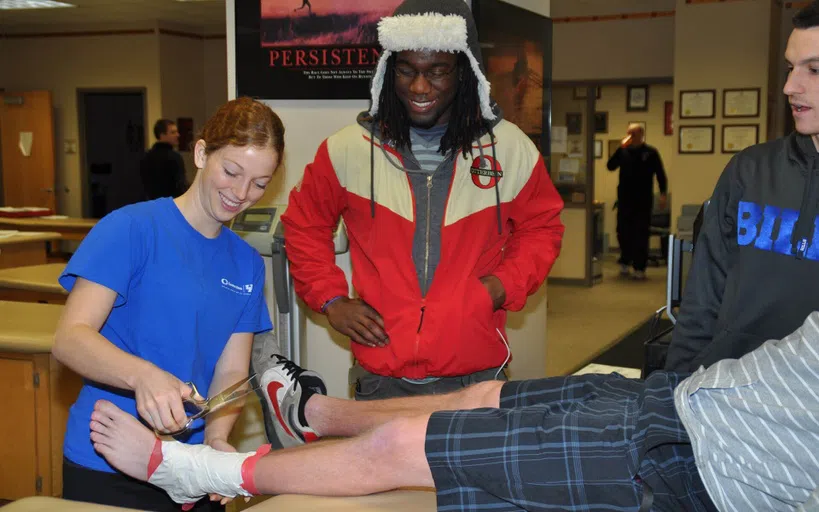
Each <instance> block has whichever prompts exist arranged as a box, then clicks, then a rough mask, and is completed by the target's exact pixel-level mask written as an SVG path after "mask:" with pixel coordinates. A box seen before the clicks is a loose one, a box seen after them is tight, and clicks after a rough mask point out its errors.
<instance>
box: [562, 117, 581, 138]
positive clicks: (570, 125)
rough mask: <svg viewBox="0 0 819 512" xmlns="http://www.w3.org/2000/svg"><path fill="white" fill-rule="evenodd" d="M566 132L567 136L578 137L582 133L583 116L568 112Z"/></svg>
mask: <svg viewBox="0 0 819 512" xmlns="http://www.w3.org/2000/svg"><path fill="white" fill-rule="evenodd" d="M566 130H567V131H568V132H569V135H580V134H581V133H583V114H581V113H580V112H568V113H567V114H566Z"/></svg>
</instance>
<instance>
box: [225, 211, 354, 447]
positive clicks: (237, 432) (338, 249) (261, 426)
mask: <svg viewBox="0 0 819 512" xmlns="http://www.w3.org/2000/svg"><path fill="white" fill-rule="evenodd" d="M286 209H287V206H286V205H282V204H272V205H267V206H256V207H253V208H248V209H247V210H245V211H244V212H242V213H240V214H239V215H238V216H236V218H235V219H234V220H233V223H232V224H231V226H230V227H231V229H232V230H233V231H234V232H235V233H236V234H237V235H239V236H240V237H242V239H244V240H245V241H246V242H247V243H248V244H250V245H251V246H252V247H253V248H254V249H256V250H257V251H259V254H260V255H261V256H262V261H263V262H264V266H265V285H264V297H265V301H266V302H267V308H268V312H269V313H270V319H271V320H272V322H273V331H271V332H266V333H262V334H257V335H255V336H254V337H253V348H252V352H251V360H250V374H256V373H259V374H260V373H261V372H262V371H263V370H264V368H266V367H267V366H268V365H267V361H268V360H269V359H270V357H271V356H272V355H273V354H281V355H283V356H285V357H287V358H288V359H290V360H292V361H293V362H295V363H296V364H304V361H303V358H302V347H304V349H305V350H306V351H312V352H313V353H315V354H327V353H328V352H332V351H333V350H339V349H338V348H337V347H336V346H335V344H334V343H333V342H332V340H331V339H329V337H327V339H326V340H322V339H321V336H314V337H313V338H314V339H311V340H307V339H303V338H305V336H304V333H303V331H305V330H306V328H307V327H308V325H307V323H308V319H307V317H306V315H305V311H304V309H302V308H300V307H299V303H298V298H297V297H296V294H295V292H294V290H293V279H292V277H290V264H289V262H288V261H287V255H286V253H285V239H284V226H283V225H282V223H281V222H280V221H281V215H282V214H283V213H284V211H285V210H286ZM333 245H334V248H335V253H336V254H342V253H345V252H347V250H348V246H349V242H348V240H347V232H346V230H345V229H344V224H343V223H340V224H339V226H338V228H337V229H336V231H335V233H334V235H333ZM325 336H326V335H325ZM335 362H336V361H335V360H334V363H335ZM345 373H346V371H345ZM344 384H345V386H344V389H346V379H345V381H344ZM328 389H329V386H328ZM257 394H258V395H259V398H260V400H259V402H258V403H257V402H255V401H254V402H253V403H250V404H248V405H249V406H248V407H245V408H244V411H242V414H241V415H240V417H239V419H238V420H237V424H236V426H234V429H233V432H234V433H233V434H232V437H233V438H234V440H235V442H234V445H235V446H236V447H237V448H238V449H239V450H245V451H250V450H255V449H256V448H258V446H259V445H260V444H263V443H268V442H269V443H271V444H273V445H274V446H276V445H277V444H278V440H277V438H276V436H275V435H274V434H273V428H274V427H273V423H272V419H271V416H270V414H269V412H270V411H267V414H266V413H265V411H264V409H265V408H266V407H267V406H266V404H265V401H264V399H263V398H262V396H261V390H259V391H258V392H257Z"/></svg>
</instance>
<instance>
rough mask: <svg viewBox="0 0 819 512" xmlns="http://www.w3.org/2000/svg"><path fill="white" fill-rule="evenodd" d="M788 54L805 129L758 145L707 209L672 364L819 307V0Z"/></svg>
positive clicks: (734, 352) (739, 343) (759, 335)
mask: <svg viewBox="0 0 819 512" xmlns="http://www.w3.org/2000/svg"><path fill="white" fill-rule="evenodd" d="M793 26H794V30H793V32H792V33H791V36H790V39H789V40H788V46H787V49H786V51H785V60H786V61H787V63H788V79H787V82H786V83H785V87H784V93H785V95H786V96H787V97H788V101H789V102H790V105H791V111H792V113H793V117H794V121H795V126H796V131H795V132H794V133H791V134H790V135H788V136H787V137H784V138H781V139H777V140H774V141H770V142H767V143H764V144H759V145H756V146H752V147H749V148H747V149H745V150H744V151H742V152H740V153H738V154H737V155H735V156H734V157H733V158H732V159H731V161H730V163H729V164H728V167H726V169H725V171H724V172H723V173H722V176H721V177H720V179H719V181H718V183H717V186H716V188H715V190H714V193H713V195H712V196H711V202H710V204H709V206H708V208H707V209H706V211H705V215H704V218H703V224H702V229H701V231H700V234H699V237H698V238H697V240H696V248H695V251H694V260H693V264H692V267H691V271H690V275H689V277H688V281H687V283H686V290H685V294H684V297H683V302H682V306H681V308H680V314H679V317H678V320H677V324H676V326H675V328H674V333H673V336H672V341H671V346H670V348H669V352H668V357H667V360H666V369H667V370H672V371H677V372H690V371H694V370H696V369H697V368H698V367H699V366H701V365H702V366H705V367H708V366H710V365H712V364H714V363H716V362H717V361H720V360H721V359H726V358H739V357H741V356H742V355H744V354H746V353H748V352H750V351H752V350H753V349H755V348H757V347H759V346H760V345H761V344H762V343H763V342H764V341H765V340H766V339H769V338H776V339H779V338H782V337H783V336H785V335H786V334H787V333H789V332H791V331H793V330H794V329H795V328H796V327H798V326H799V325H800V323H801V322H802V321H803V319H804V318H805V317H807V316H808V314H809V313H810V312H811V311H814V310H817V309H819V287H817V282H819V219H817V213H819V208H817V204H818V203H819V159H817V148H818V147H819V77H817V74H819V1H814V2H812V3H811V4H810V5H808V6H807V7H805V8H803V9H802V10H800V11H799V12H798V13H797V14H796V15H795V16H794V18H793Z"/></svg>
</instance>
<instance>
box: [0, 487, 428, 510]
mask: <svg viewBox="0 0 819 512" xmlns="http://www.w3.org/2000/svg"><path fill="white" fill-rule="evenodd" d="M236 501H238V502H242V501H243V500H241V499H237V500H236ZM226 509H227V512H237V511H239V510H246V511H248V512H434V511H435V493H434V492H432V491H421V490H406V491H404V490H401V491H391V492H384V493H380V494H372V495H370V496H354V497H346V498H325V497H321V496H296V495H292V494H283V495H281V496H273V497H270V498H261V497H259V498H254V499H253V501H252V502H251V504H250V506H249V507H248V506H247V505H245V504H244V503H231V504H229V505H228V506H227V507H226ZM52 510H59V511H60V512H121V511H127V510H133V509H129V508H120V507H108V506H103V505H92V504H89V503H77V502H73V501H68V500H61V499H57V498H45V497H39V496H38V497H31V498H25V499H22V500H18V501H15V502H13V503H10V504H9V505H6V506H5V507H3V512H51V511H52Z"/></svg>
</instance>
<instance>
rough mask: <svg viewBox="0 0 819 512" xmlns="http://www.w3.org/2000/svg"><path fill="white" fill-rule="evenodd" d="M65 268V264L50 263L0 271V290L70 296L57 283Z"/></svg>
mask: <svg viewBox="0 0 819 512" xmlns="http://www.w3.org/2000/svg"><path fill="white" fill-rule="evenodd" d="M64 268H65V263H48V264H46V265H31V266H27V267H14V268H4V269H0V288H14V289H17V290H31V291H35V292H49V293H61V294H64V295H68V292H66V291H65V289H64V288H63V287H62V286H60V283H58V282H57V278H59V277H60V274H61V273H62V271H63V269H64Z"/></svg>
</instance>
